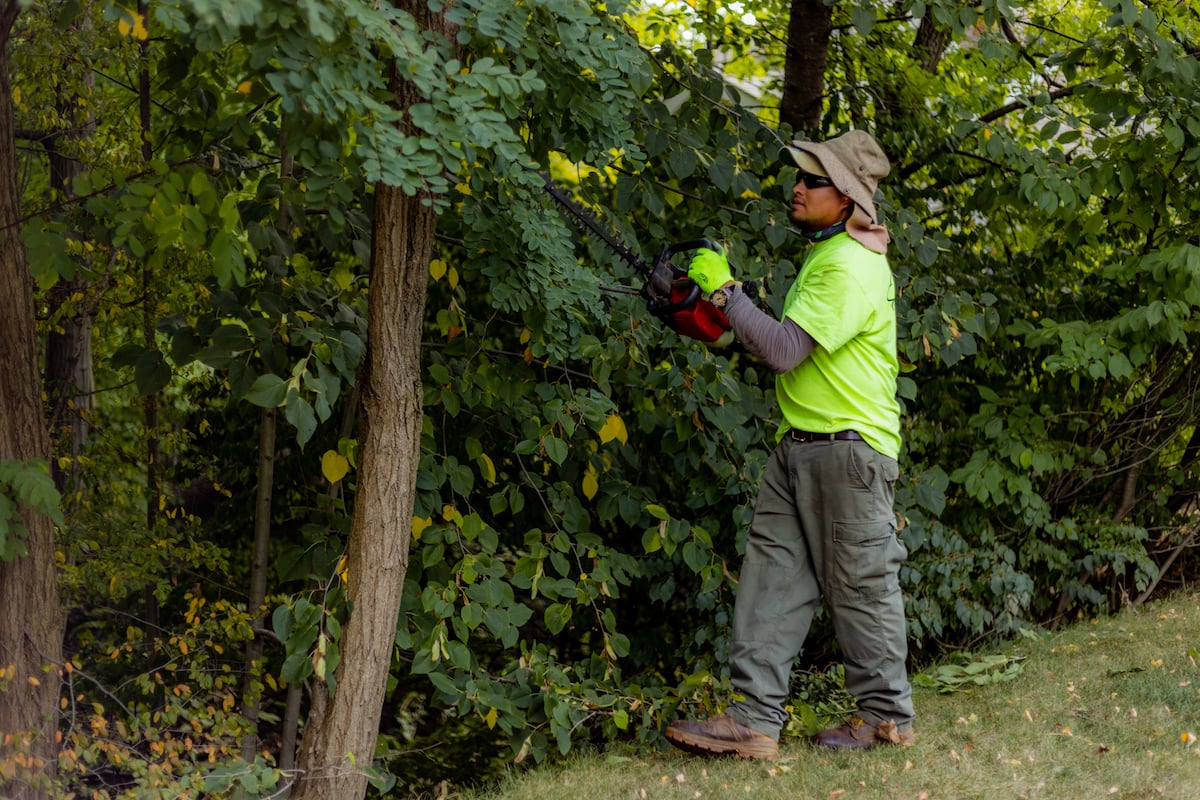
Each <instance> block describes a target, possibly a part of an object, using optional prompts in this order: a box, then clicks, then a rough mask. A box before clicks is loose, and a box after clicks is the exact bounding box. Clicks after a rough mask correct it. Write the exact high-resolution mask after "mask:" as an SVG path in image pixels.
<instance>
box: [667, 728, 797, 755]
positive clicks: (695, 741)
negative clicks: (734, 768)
mask: <svg viewBox="0 0 1200 800" xmlns="http://www.w3.org/2000/svg"><path fill="white" fill-rule="evenodd" d="M666 735H667V741H669V742H670V743H671V744H673V745H675V746H676V747H678V748H679V749H680V750H686V751H687V752H689V753H695V754H697V755H702V756H738V757H739V758H750V759H755V760H757V761H775V760H777V759H778V758H779V746H778V745H775V744H774V742H772V745H774V746H770V747H768V746H767V745H765V744H763V745H755V744H753V743H749V742H747V743H746V744H743V745H737V744H731V743H730V742H727V741H724V740H722V739H710V738H708V737H706V736H693V735H691V734H688V733H683V732H680V731H673V730H671V729H670V728H668V729H667V734H666Z"/></svg>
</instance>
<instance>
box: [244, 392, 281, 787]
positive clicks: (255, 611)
mask: <svg viewBox="0 0 1200 800" xmlns="http://www.w3.org/2000/svg"><path fill="white" fill-rule="evenodd" d="M275 417H276V409H274V408H264V409H263V410H262V413H261V414H259V423H258V491H257V493H256V494H255V497H254V547H253V549H252V551H251V556H250V598H249V600H248V601H247V603H246V610H247V611H248V612H249V614H250V618H251V620H252V622H251V628H253V630H254V638H253V639H251V640H250V643H249V644H248V645H247V646H246V678H245V680H244V682H243V684H242V716H243V717H245V718H246V721H247V722H249V723H250V725H251V729H250V730H248V731H247V732H246V733H245V735H243V736H242V743H241V755H242V759H243V760H244V761H246V762H247V763H251V764H253V763H254V756H255V755H256V754H257V752H258V744H259V741H260V739H259V736H258V717H259V714H260V713H261V711H262V682H261V680H260V678H259V663H258V662H260V661H261V660H262V657H263V651H264V649H265V645H266V641H265V640H264V638H263V634H262V633H260V632H259V631H261V630H262V629H263V628H265V627H266V625H267V611H266V608H265V607H264V603H265V602H266V599H267V572H268V571H269V569H270V564H269V562H268V559H269V557H270V549H271V500H272V498H273V497H274V487H275Z"/></svg>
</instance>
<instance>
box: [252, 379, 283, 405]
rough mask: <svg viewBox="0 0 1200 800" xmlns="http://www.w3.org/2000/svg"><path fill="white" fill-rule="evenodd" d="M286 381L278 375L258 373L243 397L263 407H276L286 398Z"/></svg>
mask: <svg viewBox="0 0 1200 800" xmlns="http://www.w3.org/2000/svg"><path fill="white" fill-rule="evenodd" d="M287 392H288V383H287V381H285V380H284V379H283V378H281V377H279V376H278V375H271V374H267V375H259V376H258V377H257V378H256V379H255V380H254V383H252V384H251V385H250V389H249V390H248V391H247V392H246V394H245V395H243V397H244V398H245V399H246V400H247V401H248V402H250V403H253V404H254V405H256V406H262V407H263V408H276V407H277V406H280V405H282V404H283V401H284V400H285V399H287Z"/></svg>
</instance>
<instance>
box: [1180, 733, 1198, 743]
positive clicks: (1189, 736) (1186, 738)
mask: <svg viewBox="0 0 1200 800" xmlns="http://www.w3.org/2000/svg"><path fill="white" fill-rule="evenodd" d="M1179 741H1181V742H1183V744H1184V745H1185V746H1187V747H1191V746H1192V745H1193V744H1195V743H1196V734H1194V733H1192V732H1191V731H1184V732H1183V733H1181V734H1179Z"/></svg>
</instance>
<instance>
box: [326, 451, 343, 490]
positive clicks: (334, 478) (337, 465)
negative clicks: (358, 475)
mask: <svg viewBox="0 0 1200 800" xmlns="http://www.w3.org/2000/svg"><path fill="white" fill-rule="evenodd" d="M349 471H350V462H349V461H348V460H347V459H346V457H345V456H344V455H342V454H341V453H339V452H338V451H336V450H326V451H325V455H323V456H321V474H322V475H324V476H325V480H327V481H329V482H330V483H337V482H338V481H340V480H341V479H342V478H344V477H346V473H347V472H349Z"/></svg>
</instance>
